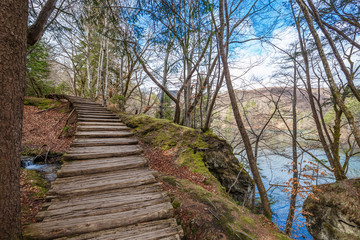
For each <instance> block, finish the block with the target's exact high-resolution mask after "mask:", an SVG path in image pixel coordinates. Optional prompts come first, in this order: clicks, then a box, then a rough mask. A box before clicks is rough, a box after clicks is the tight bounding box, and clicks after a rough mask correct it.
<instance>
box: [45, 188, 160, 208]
mask: <svg viewBox="0 0 360 240" xmlns="http://www.w3.org/2000/svg"><path fill="white" fill-rule="evenodd" d="M161 191H162V185H161V184H160V183H158V182H155V183H150V184H144V185H139V186H135V187H128V188H119V189H112V190H108V191H104V192H97V193H96V194H94V195H92V194H87V195H86V194H85V195H84V194H83V195H70V196H66V195H65V196H64V197H57V198H56V199H54V198H51V197H47V200H48V202H46V204H47V206H46V207H45V209H57V208H65V207H67V206H72V205H79V204H82V203H83V202H87V201H91V200H98V199H99V198H109V197H112V196H118V195H124V196H125V195H131V194H134V193H137V194H147V193H152V192H161ZM50 201H51V202H50ZM50 206H51V207H50Z"/></svg>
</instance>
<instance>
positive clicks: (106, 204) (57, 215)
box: [36, 192, 169, 222]
mask: <svg viewBox="0 0 360 240" xmlns="http://www.w3.org/2000/svg"><path fill="white" fill-rule="evenodd" d="M166 201H169V199H168V198H167V195H166V194H165V193H160V192H157V193H147V194H144V193H141V194H136V193H135V194H134V193H133V194H131V195H120V196H119V195H118V196H113V197H108V198H106V199H103V198H98V199H93V200H91V201H87V202H83V203H82V204H78V205H71V206H70V205H67V206H66V207H65V208H56V209H51V205H50V207H49V208H48V209H47V211H42V212H39V214H38V215H37V216H36V218H37V219H36V220H37V221H40V220H42V221H44V222H47V221H56V220H60V219H69V218H78V217H86V216H96V215H104V214H109V213H116V212H125V211H129V210H133V209H136V208H141V207H146V206H150V205H155V204H159V203H163V202H166Z"/></svg>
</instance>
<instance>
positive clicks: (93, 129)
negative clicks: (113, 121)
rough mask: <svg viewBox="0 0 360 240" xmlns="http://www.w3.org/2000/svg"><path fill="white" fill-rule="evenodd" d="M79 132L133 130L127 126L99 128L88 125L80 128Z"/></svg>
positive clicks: (78, 128)
mask: <svg viewBox="0 0 360 240" xmlns="http://www.w3.org/2000/svg"><path fill="white" fill-rule="evenodd" d="M77 130H79V131H122V130H128V131H129V130H131V128H128V127H126V126H98V125H95V126H94V125H93V126H92V125H87V126H78V127H77Z"/></svg>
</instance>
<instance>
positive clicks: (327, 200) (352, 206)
mask: <svg viewBox="0 0 360 240" xmlns="http://www.w3.org/2000/svg"><path fill="white" fill-rule="evenodd" d="M318 188H319V191H316V193H314V195H313V196H310V197H308V198H307V199H306V201H305V202H304V205H303V210H304V216H305V217H306V222H307V229H308V231H309V233H310V234H311V235H312V236H313V237H314V238H315V239H349V240H350V239H356V240H359V239H360V200H359V199H360V178H357V179H349V180H344V181H340V182H336V183H332V184H324V185H321V186H319V187H318Z"/></svg>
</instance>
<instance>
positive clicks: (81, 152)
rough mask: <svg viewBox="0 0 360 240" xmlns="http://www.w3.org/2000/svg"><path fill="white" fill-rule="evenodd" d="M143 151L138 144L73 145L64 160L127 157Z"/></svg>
mask: <svg viewBox="0 0 360 240" xmlns="http://www.w3.org/2000/svg"><path fill="white" fill-rule="evenodd" d="M141 153H142V149H141V147H139V146H138V145H124V146H122V145H120V146H94V147H73V148H70V149H69V151H68V152H67V153H66V154H65V155H64V160H87V159H94V158H108V157H125V156H130V155H136V154H141Z"/></svg>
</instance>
